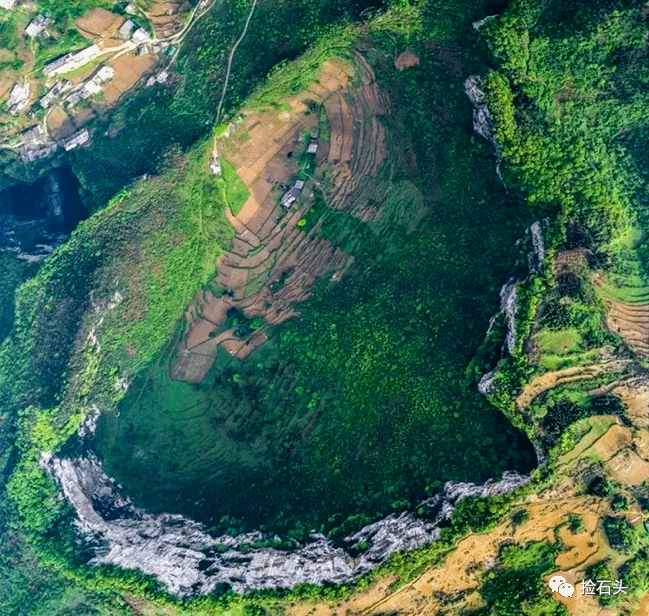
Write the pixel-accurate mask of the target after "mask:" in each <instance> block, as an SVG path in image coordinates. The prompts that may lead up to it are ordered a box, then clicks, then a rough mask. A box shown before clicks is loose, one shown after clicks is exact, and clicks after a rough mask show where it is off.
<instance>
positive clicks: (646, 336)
mask: <svg viewBox="0 0 649 616" xmlns="http://www.w3.org/2000/svg"><path fill="white" fill-rule="evenodd" d="M601 294H602V296H603V300H604V303H605V304H606V308H607V320H608V326H609V328H610V329H611V330H612V331H613V332H616V333H617V334H619V335H620V336H621V337H622V338H623V339H624V340H625V341H626V343H627V344H628V345H629V346H630V347H631V348H632V349H633V350H635V351H636V352H637V353H638V355H639V356H641V357H647V356H649V286H644V285H643V286H628V287H611V286H609V285H605V286H603V288H602V289H601Z"/></svg>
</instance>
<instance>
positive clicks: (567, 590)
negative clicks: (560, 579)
mask: <svg viewBox="0 0 649 616" xmlns="http://www.w3.org/2000/svg"><path fill="white" fill-rule="evenodd" d="M559 594H560V595H561V596H562V597H572V595H574V594H575V587H574V586H573V585H572V584H568V582H564V583H563V584H561V586H559Z"/></svg>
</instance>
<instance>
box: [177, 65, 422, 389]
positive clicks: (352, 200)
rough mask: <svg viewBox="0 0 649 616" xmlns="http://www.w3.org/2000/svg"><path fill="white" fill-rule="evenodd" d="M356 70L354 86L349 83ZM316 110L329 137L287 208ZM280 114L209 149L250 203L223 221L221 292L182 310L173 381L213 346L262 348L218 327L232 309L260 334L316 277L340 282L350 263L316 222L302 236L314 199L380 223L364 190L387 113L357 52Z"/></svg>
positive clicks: (379, 154)
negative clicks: (228, 237) (285, 199)
mask: <svg viewBox="0 0 649 616" xmlns="http://www.w3.org/2000/svg"><path fill="white" fill-rule="evenodd" d="M354 71H356V72H357V74H358V77H359V78H360V82H361V85H360V86H358V87H352V86H350V85H349V80H350V77H351V76H352V75H353V74H354ZM314 105H322V107H323V108H324V109H325V110H326V117H327V120H328V134H323V135H322V139H321V140H320V142H319V148H318V152H317V155H316V160H315V163H316V172H315V176H313V177H310V178H307V183H306V186H305V190H304V192H303V195H302V198H301V199H299V200H298V202H297V203H296V204H295V205H294V206H293V207H292V208H290V209H287V208H285V207H283V206H282V205H281V204H280V199H281V196H282V194H283V192H284V191H285V190H286V187H288V186H289V185H290V184H291V183H292V182H293V180H294V178H295V177H296V174H297V173H298V171H299V169H298V168H297V165H296V161H297V159H299V158H300V156H301V157H302V158H303V157H304V151H305V149H306V143H305V138H304V136H305V135H307V136H308V135H310V134H312V133H313V134H316V133H317V131H318V130H319V126H318V124H319V118H318V116H317V115H316V114H313V113H309V107H311V108H312V107H313V106H314ZM288 106H289V108H290V111H287V110H283V111H266V112H263V113H260V112H248V113H246V114H245V117H244V120H243V122H241V123H240V124H239V125H237V126H236V128H234V130H232V131H231V133H230V134H229V135H228V136H227V137H225V138H222V139H219V140H216V141H217V143H215V150H218V151H219V152H221V153H223V155H224V156H225V157H226V158H227V160H228V161H229V162H231V163H232V164H233V165H234V167H235V168H236V171H237V173H238V175H239V177H240V178H241V179H242V180H243V182H244V183H245V185H246V187H247V188H248V190H249V193H250V197H249V198H248V200H247V201H246V202H245V203H244V205H243V208H242V209H241V211H240V212H239V213H238V214H237V215H236V216H235V215H232V214H229V220H230V222H231V224H232V226H233V227H234V229H235V230H236V236H235V238H234V240H233V242H232V246H231V248H230V250H229V251H228V252H227V253H225V254H224V255H222V257H221V258H220V259H219V262H218V264H217V271H218V273H217V276H216V278H215V279H214V281H213V284H212V287H213V289H215V290H221V293H220V294H218V293H216V294H215V293H214V292H212V291H211V290H206V291H201V292H199V293H198V295H197V297H196V299H195V301H194V302H193V304H192V305H191V306H190V308H189V310H188V311H187V314H186V319H187V322H188V324H189V325H188V332H187V336H186V337H185V338H184V340H183V341H182V342H181V343H180V345H179V347H178V359H177V360H176V362H175V363H174V365H173V367H172V371H171V374H172V377H173V378H174V379H177V380H183V381H186V382H190V383H200V382H201V381H202V380H203V379H204V378H205V376H206V375H207V373H208V372H209V370H210V368H211V366H212V365H213V363H214V360H215V357H216V355H217V353H218V348H219V347H222V348H224V349H225V350H226V351H227V352H228V353H229V354H230V355H231V356H234V357H237V358H238V359H245V358H246V357H248V356H249V355H250V353H251V352H252V351H253V350H255V349H256V348H258V347H259V346H261V345H262V344H264V342H266V340H267V335H266V333H265V332H264V331H263V328H261V329H257V330H256V331H254V332H252V333H250V334H248V335H247V336H240V335H237V333H236V328H225V327H224V324H225V323H226V321H227V319H228V315H229V314H230V315H231V314H232V313H233V311H235V310H238V311H241V312H242V313H243V314H244V315H245V317H246V318H247V319H250V320H255V319H256V320H258V321H257V322H258V323H259V320H263V324H264V325H263V327H267V326H272V325H278V324H280V323H282V322H284V321H286V320H287V319H289V318H291V317H294V316H297V315H298V314H299V310H298V307H297V305H298V304H299V303H300V302H303V301H305V300H307V299H308V298H309V297H310V295H311V288H312V286H313V284H314V282H315V280H316V279H318V278H322V277H330V278H331V280H333V281H337V280H340V279H341V278H342V276H343V274H344V272H345V270H346V269H347V268H348V267H349V265H350V264H351V263H352V261H353V257H352V256H351V255H350V254H348V253H347V252H346V251H345V250H343V249H342V248H340V247H338V246H336V245H334V244H333V243H332V242H331V241H329V240H328V239H326V238H324V237H322V236H321V233H320V231H321V227H322V221H321V220H319V219H318V218H317V217H316V220H315V222H314V224H312V225H310V227H309V228H308V230H307V229H306V228H303V227H304V226H305V225H304V223H305V222H306V218H305V217H306V216H308V215H309V212H310V210H311V209H312V207H313V205H314V202H315V199H316V196H315V193H316V191H319V192H321V193H322V194H323V196H324V198H325V200H326V203H327V205H328V206H329V207H330V208H332V209H335V210H340V211H344V212H345V213H346V214H348V215H350V216H353V217H354V218H356V219H358V220H359V222H367V221H380V220H381V215H382V210H381V208H380V207H379V205H378V203H379V202H380V196H379V195H377V199H376V200H373V199H372V198H371V196H372V194H373V192H372V187H371V186H369V187H368V184H371V182H372V181H373V180H374V179H375V178H377V176H378V175H379V171H380V169H381V165H382V164H383V163H384V162H385V161H386V158H387V154H386V146H385V138H386V136H385V128H384V127H383V125H382V124H381V123H380V120H379V119H378V116H380V115H382V114H385V113H386V112H387V111H388V109H389V101H388V99H387V96H386V95H385V94H384V93H382V92H381V90H380V88H379V87H378V85H377V83H376V80H375V76H374V73H373V71H372V69H371V67H370V66H369V64H368V63H367V61H366V60H365V58H364V57H363V56H362V55H361V54H359V53H357V54H356V55H355V68H352V67H351V66H350V65H348V64H347V63H344V62H342V61H328V62H325V63H324V64H323V66H322V68H321V72H320V76H319V78H318V80H317V81H316V82H314V83H313V84H312V85H311V86H310V87H309V89H308V90H307V91H306V92H304V93H303V94H301V95H299V96H297V97H294V98H293V99H291V100H290V101H288ZM314 131H315V132H314ZM316 178H318V179H316ZM377 186H379V187H380V190H385V187H384V186H382V185H381V184H378V185H377ZM325 215H326V213H325ZM416 218H417V214H416V212H415V214H414V215H413V221H414V220H415V219H416ZM389 222H390V220H389V218H388V220H386V221H385V223H386V224H389Z"/></svg>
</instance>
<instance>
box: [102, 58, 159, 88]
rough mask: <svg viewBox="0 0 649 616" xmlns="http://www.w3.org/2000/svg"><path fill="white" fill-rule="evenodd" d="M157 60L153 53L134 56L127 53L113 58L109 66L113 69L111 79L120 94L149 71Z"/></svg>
mask: <svg viewBox="0 0 649 616" xmlns="http://www.w3.org/2000/svg"><path fill="white" fill-rule="evenodd" d="M156 62H157V58H156V56H155V55H153V54H146V55H142V56H136V55H134V54H132V53H127V54H124V55H122V56H120V57H119V58H117V59H116V60H113V61H112V62H111V63H110V64H109V66H110V67H111V68H113V70H114V71H115V75H114V76H113V79H112V81H111V85H113V86H114V87H115V88H116V89H117V90H118V91H119V92H120V94H124V92H127V91H128V90H130V89H131V88H132V87H133V86H134V85H135V84H136V83H137V82H138V81H139V80H140V79H142V77H144V75H146V74H147V73H149V72H150V71H151V70H152V69H153V67H154V66H155V64H156Z"/></svg>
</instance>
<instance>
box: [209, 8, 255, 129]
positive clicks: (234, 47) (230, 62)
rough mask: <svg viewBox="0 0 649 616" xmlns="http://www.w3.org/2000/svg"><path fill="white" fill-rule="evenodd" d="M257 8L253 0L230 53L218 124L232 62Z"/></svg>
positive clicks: (218, 119) (217, 119)
mask: <svg viewBox="0 0 649 616" xmlns="http://www.w3.org/2000/svg"><path fill="white" fill-rule="evenodd" d="M256 7H257V0H253V2H252V6H251V7H250V13H248V18H247V19H246V25H245V26H244V27H243V32H242V33H241V36H240V37H239V39H238V40H237V42H236V43H235V44H234V46H233V47H232V50H231V51H230V57H229V59H228V70H227V71H226V73H225V83H224V84H223V93H222V94H221V100H220V101H219V106H218V108H217V110H216V123H217V124H218V123H219V121H220V120H221V108H222V107H223V101H224V100H225V93H226V92H227V90H228V82H229V81H230V70H231V68H232V60H233V59H234V53H235V51H236V50H237V47H239V45H240V44H241V41H243V39H244V38H246V33H247V32H248V26H249V25H250V20H251V19H252V15H253V13H254V12H255V8H256Z"/></svg>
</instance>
